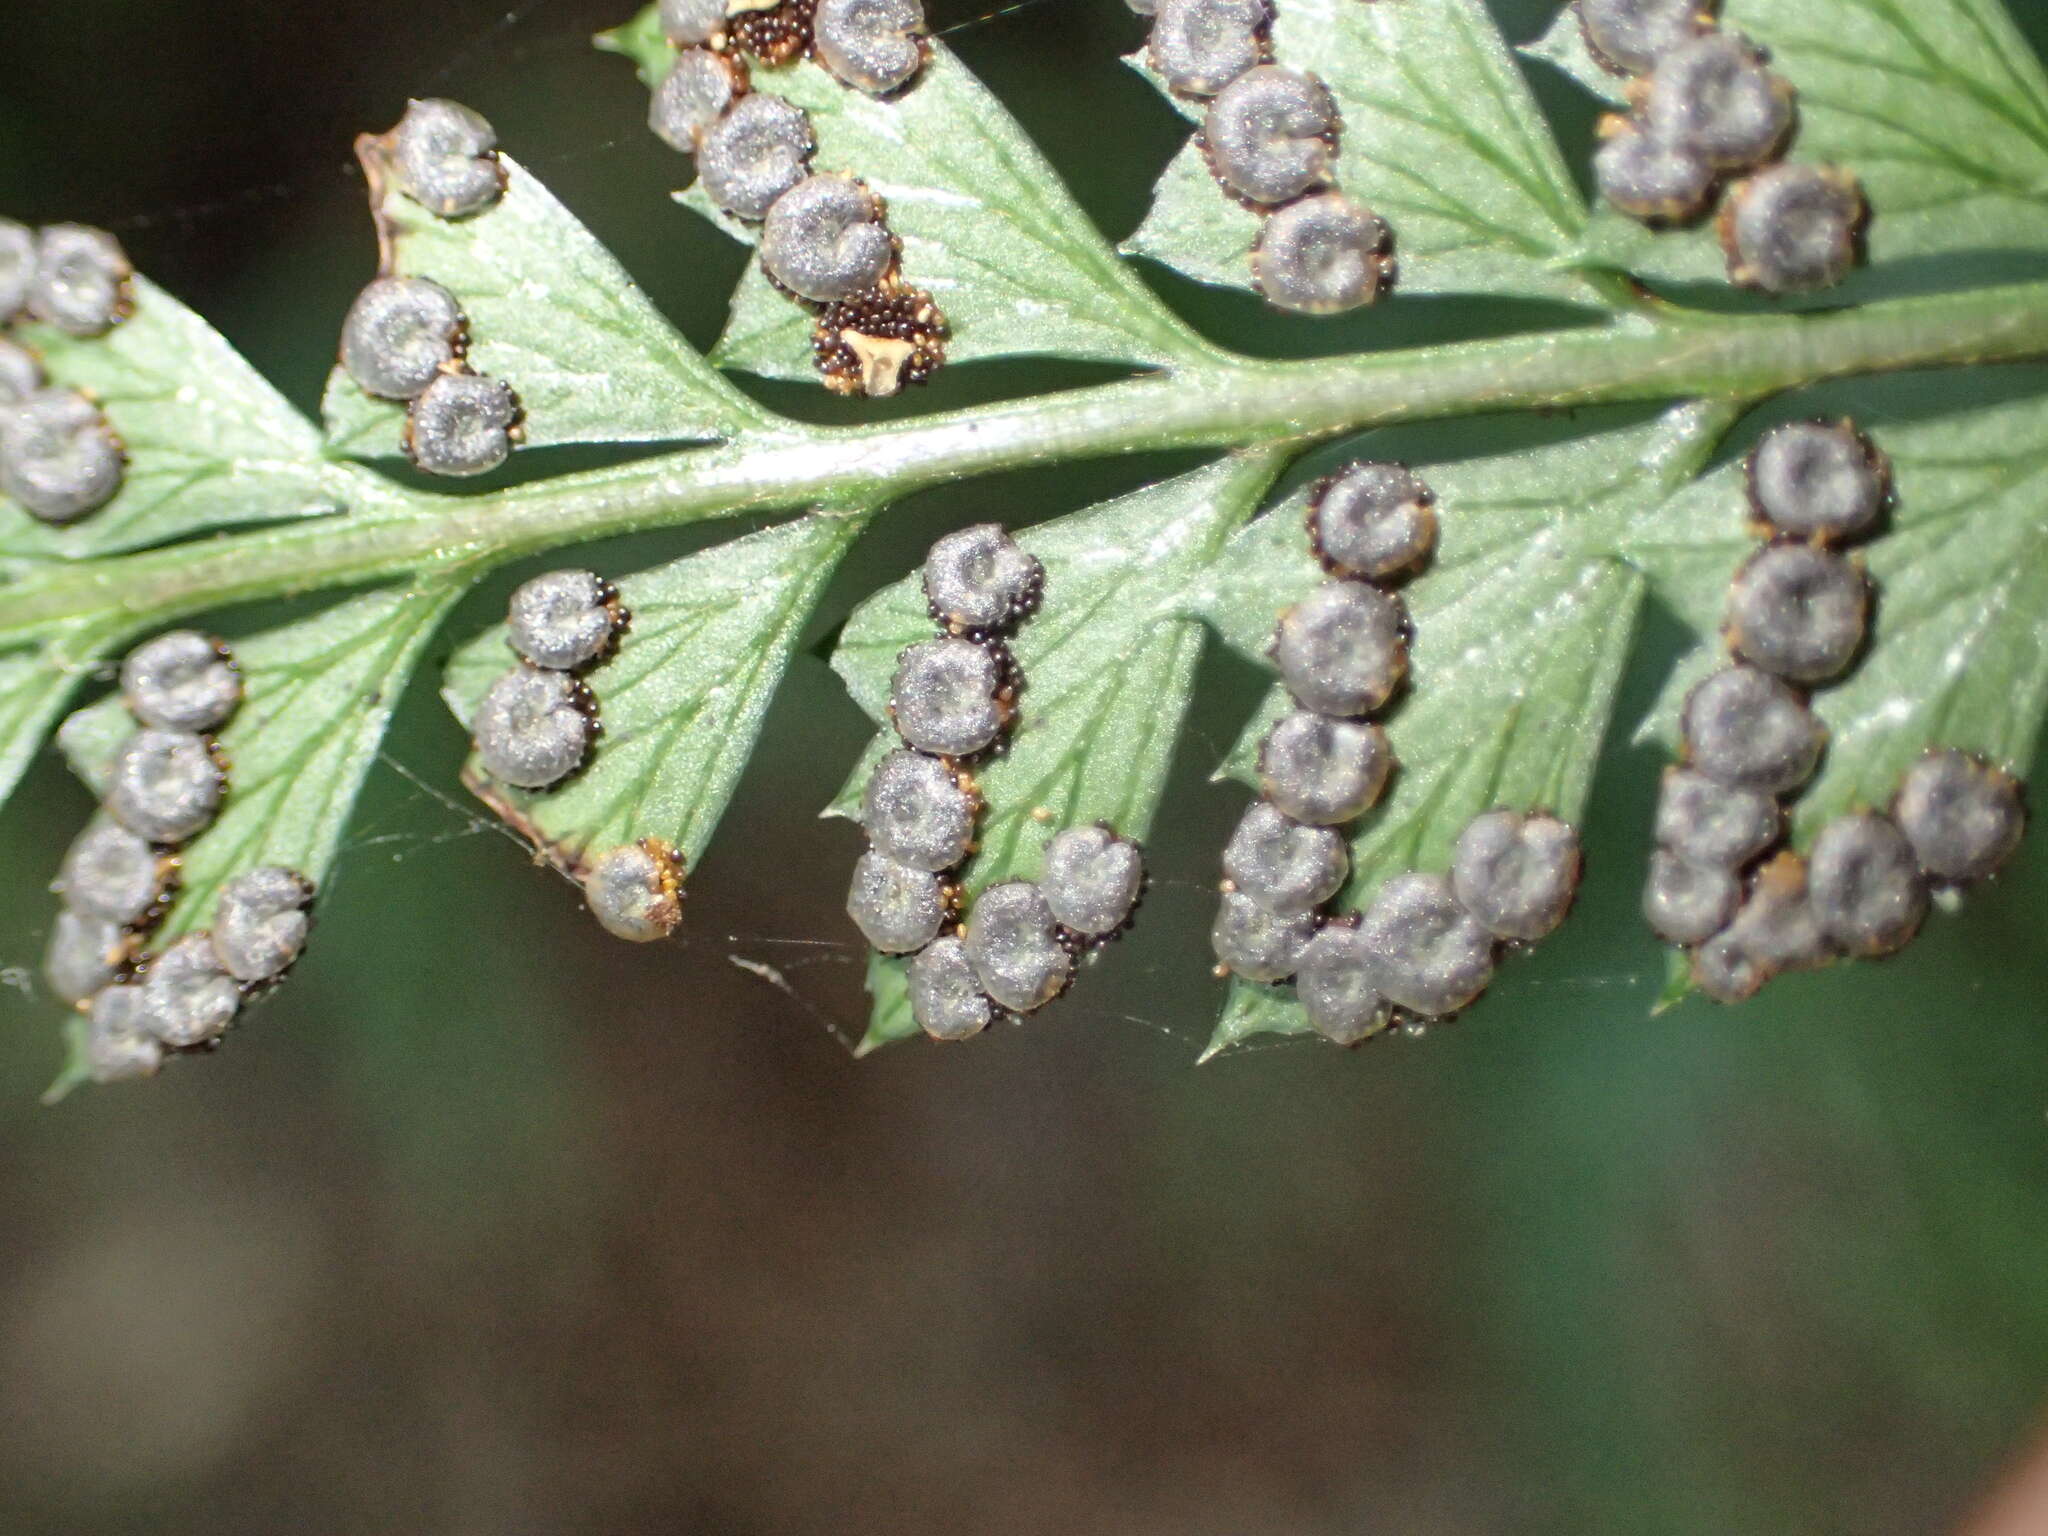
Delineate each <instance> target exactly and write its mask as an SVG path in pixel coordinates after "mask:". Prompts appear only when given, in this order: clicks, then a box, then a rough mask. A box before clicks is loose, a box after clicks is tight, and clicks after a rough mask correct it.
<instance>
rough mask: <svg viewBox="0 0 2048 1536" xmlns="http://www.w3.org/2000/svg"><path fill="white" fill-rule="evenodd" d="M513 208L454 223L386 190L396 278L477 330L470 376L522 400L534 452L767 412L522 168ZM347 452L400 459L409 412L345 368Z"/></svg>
mask: <svg viewBox="0 0 2048 1536" xmlns="http://www.w3.org/2000/svg"><path fill="white" fill-rule="evenodd" d="M501 159H502V160H503V163H504V166H505V170H506V173H507V177H508V183H507V186H506V189H505V196H504V197H503V199H502V200H500V201H499V202H498V203H497V204H496V205H494V206H493V207H491V208H488V209H486V210H485V211H484V212H482V213H480V214H477V215H475V216H474V217H471V218H467V219H441V218H436V217H435V216H434V215H432V214H430V213H428V212H427V211H426V210H425V209H424V208H422V207H420V205H419V204H417V203H415V202H413V201H412V199H411V198H409V197H407V196H406V195H405V194H404V193H403V192H401V191H399V190H398V189H397V188H396V187H395V186H391V185H385V186H383V187H382V189H381V196H379V197H378V198H377V201H376V204H375V207H374V208H373V213H375V214H376V215H377V216H379V217H380V218H381V219H382V220H384V221H385V223H386V227H387V228H388V230H389V231H390V243H391V249H392V256H393V260H392V271H393V273H394V274H396V275H400V276H406V277H427V278H432V279H433V280H434V281H435V282H437V283H439V284H440V285H441V286H442V287H444V288H446V289H447V290H448V291H449V292H451V293H453V294H454V295H455V297H456V298H457V300H459V301H460V303H461V305H462V311H463V313H464V315H465V316H467V317H468V322H469V338H470V340H469V351H468V354H467V355H468V362H469V366H470V367H471V368H472V369H474V370H475V371H476V372H478V373H481V374H485V375H488V376H489V377H491V378H496V379H502V380H504V381H505V382H506V383H507V384H510V385H511V386H512V388H513V389H514V390H515V391H517V393H518V395H519V401H520V405H521V407H522V408H523V410H524V411H525V421H524V423H523V427H522V430H523V432H524V434H525V443H526V446H528V447H544V446H547V445H550V444H560V443H640V442H692V441H703V440H709V439H714V438H722V437H727V436H730V435H731V434H732V433H733V432H734V431H736V430H737V429H738V428H739V427H740V426H742V425H745V424H748V423H751V422H756V421H758V420H759V419H760V414H759V412H758V411H757V409H756V408H755V407H754V406H753V405H752V404H751V403H750V402H749V401H748V400H747V399H746V397H745V396H743V395H741V394H740V393H739V392H738V391H736V390H735V389H733V388H732V386H731V385H729V384H727V383H726V382H725V380H724V379H722V378H721V377H720V376H719V375H718V373H717V371H716V370H714V369H713V368H711V367H710V366H709V365H708V364H706V363H705V361H704V360H703V358H701V357H699V356H698V355H697V353H696V352H695V351H694V350H692V348H691V347H690V344H689V343H688V342H686V341H685V340H683V338H682V337H681V336H679V335H678V334H676V332H675V331H674V330H672V329H671V328H670V326H669V324H668V322H667V321H665V320H663V319H662V318H661V315H660V313H659V312H658V311H657V310H656V309H655V308H654V306H653V305H652V304H651V303H649V302H648V300H647V298H646V296H645V295H644V294H643V293H642V292H641V291H640V288H639V286H638V285H637V284H636V283H634V281H633V280H632V278H630V277H629V276H627V274H626V271H625V269H624V268H623V267H621V266H620V265H619V264H618V262H617V261H616V260H614V259H613V257H612V255H611V253H610V252H609V251H607V250H605V248H604V247H603V246H602V245H600V244H599V243H598V241H597V237H596V236H594V235H593V234H591V233H590V231H589V230H587V229H585V228H584V227H583V226H582V224H580V223H578V222H577V220H576V217H575V215H574V214H572V213H570V212H569V210H568V209H566V208H564V207H563V206H562V205H561V203H559V202H557V201H556V200H555V197H554V194H552V193H551V192H549V191H548V190H547V188H545V187H544V186H542V185H541V184H540V182H539V181H537V180H536V179H535V178H534V176H533V174H532V173H531V172H530V171H528V170H527V169H526V168H525V167H524V166H522V165H520V164H519V163H518V162H517V161H515V160H513V159H512V158H511V157H510V156H509V155H508V156H501ZM321 410H322V414H323V415H324V417H325V418H326V423H327V443H328V446H329V447H330V448H332V449H333V450H334V451H336V452H338V453H344V454H351V455H355V456H359V457H366V458H392V457H395V456H398V455H399V454H401V453H402V452H403V451H404V449H403V429H404V423H405V407H404V406H403V405H402V404H399V403H397V402H394V401H389V400H376V399H372V398H371V397H370V396H368V395H366V394H364V393H363V391H362V390H361V389H360V388H359V387H358V386H357V385H356V383H355V381H354V380H353V379H351V378H350V377H349V376H348V375H347V374H346V373H344V372H342V370H341V369H340V368H338V367H337V368H336V369H335V370H334V371H333V372H332V373H331V374H330V375H329V376H328V380H327V393H326V398H325V400H324V401H323V402H322V406H321Z"/></svg>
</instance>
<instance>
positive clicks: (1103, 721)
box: [827, 454, 1279, 1048]
mask: <svg viewBox="0 0 2048 1536" xmlns="http://www.w3.org/2000/svg"><path fill="white" fill-rule="evenodd" d="M1278 469H1279V462H1278V459H1277V458H1276V457H1275V456H1274V455H1272V454H1247V455H1243V456H1239V457H1236V458H1230V459H1225V460H1222V461H1220V462H1218V463H1216V464H1213V465H1210V466H1208V467H1207V468H1204V469H1199V470H1196V471H1195V472H1194V473H1192V474H1186V475H1182V476H1180V477H1178V478H1177V479H1173V480H1167V481H1164V482H1162V483H1161V484H1159V485H1155V486H1152V487H1149V488H1148V489H1145V490H1142V491H1137V492H1135V493H1133V494H1131V495H1129V496H1124V497H1120V498H1118V499H1117V500H1115V501H1111V502H1105V503H1103V504H1102V505H1100V506H1097V507H1093V508H1090V509H1088V510H1087V511H1084V512H1078V513H1075V514H1073V515H1072V516H1069V517H1063V518H1059V519H1057V520H1056V521H1053V522H1050V523H1045V524H1042V525H1040V526H1039V527H1036V528H1032V529H1028V530H1026V531H1025V532H1023V533H1021V534H1019V535H1018V540H1017V541H1018V542H1019V543H1020V544H1022V545H1023V546H1024V547H1025V548H1026V549H1028V550H1030V551H1031V552H1032V553H1033V554H1035V555H1037V556H1038V558H1039V559H1040V560H1042V561H1043V562H1044V563H1045V570H1046V579H1045V601H1044V605H1043V606H1042V607H1041V608H1040V610H1039V612H1038V613H1037V614H1035V615H1034V616H1032V617H1031V618H1029V619H1027V620H1026V621H1025V622H1024V623H1023V625H1022V626H1020V628H1019V629H1018V632H1017V635H1016V637H1015V639H1014V641H1013V642H1012V645H1011V650H1012V653H1013V654H1014V655H1015V656H1016V658H1017V664H1018V666H1019V667H1021V668H1022V670H1023V673H1024V680H1025V686H1024V691H1023V693H1022V695H1021V696H1020V700H1019V714H1018V718H1017V721H1016V723H1015V725H1014V726H1013V727H1012V730H1011V733H1010V736H1009V739H1008V744H1007V747H1006V749H1005V751H1004V752H1003V753H1002V755H1000V756H998V757H995V758H993V759H991V760H989V761H988V762H986V763H982V764H979V765H977V766H976V768H975V770H974V774H975V779H976V780H977V782H978V783H979V784H980V786H981V792H982V797H983V799H984V800H985V802H986V809H985V810H984V812H983V815H982V821H981V825H980V828H979V841H980V852H978V853H977V854H976V855H975V856H974V858H973V859H972V860H971V861H969V863H968V865H967V867H966V869H965V871H964V876H965V879H964V884H965V886H966V888H967V890H968V892H969V894H970V895H974V894H978V893H979V892H981V891H983V890H986V889H987V888H988V887H989V886H991V885H994V884H996V883H997V882H999V881H1003V880H1011V879H1030V878H1033V877H1035V876H1037V875H1038V873H1039V872H1040V859H1041V856H1042V854H1043V852H1044V848H1045V844H1046V842H1047V841H1048V840H1050V839H1051V837H1052V836H1053V835H1054V834H1055V833H1057V832H1059V831H1060V830H1061V829H1062V828H1064V827H1071V826H1078V825H1083V824H1086V823H1089V822H1095V821H1106V822H1108V823H1110V824H1111V825H1112V826H1114V827H1115V828H1116V829H1117V830H1118V831H1119V832H1121V833H1122V834H1124V835H1125V836H1127V837H1132V838H1136V839H1139V840H1141V841H1142V840H1143V839H1144V838H1145V837H1147V836H1148V835H1149V834H1150V832H1151V829H1152V819H1153V816H1154V814H1155V812H1156V811H1157V810H1158V808H1159V797H1160V796H1161V794H1163V793H1164V791H1165V788H1166V776H1167V772H1168V769H1169V768H1170V767H1171V765H1172V760H1173V753H1174V748H1175V746H1176V745H1177V744H1178V741H1179V737H1180V728H1181V721H1182V719H1183V717H1184V716H1185V714H1186V712H1187V705H1188V699H1189V697H1190V695H1191V693H1192V691H1193V688H1194V676H1195V664H1196V662H1197V661H1198V660H1199V659H1200V657H1201V653H1202V645H1203V639H1204V637H1203V631H1202V626H1201V624H1200V623H1199V622H1198V621H1197V620H1195V619H1194V618H1193V617H1192V616H1191V615H1190V614H1189V612H1188V595H1189V593H1190V592H1192V591H1194V590H1196V589H1198V588H1199V587H1200V586H1201V585H1202V583H1203V582H1204V580H1205V579H1206V577H1207V574H1208V572H1209V570H1210V568H1211V566H1212V565H1213V564H1214V563H1215V562H1216V561H1217V560H1219V559H1220V558H1222V557H1223V553H1224V550H1225V548H1226V546H1227V544H1228V541H1229V537H1230V534H1231V533H1232V531H1233V530H1235V529H1236V528H1237V527H1238V526H1239V525H1241V524H1242V523H1243V522H1244V520H1245V519H1246V518H1247V517H1249V516H1250V515H1251V513H1252V510H1253V509H1254V508H1255V507H1256V506H1257V505H1258V502H1259V498H1260V497H1261V496H1263V495H1264V494H1265V492H1266V489H1267V488H1268V487H1269V486H1270V485H1271V484H1272V482H1273V477H1274V475H1275V474H1277V473H1278ZM932 633H933V628H932V620H931V615H930V614H929V613H927V612H926V610H925V599H924V589H923V586H922V585H921V574H920V573H917V572H913V573H912V574H911V575H909V576H907V577H905V578H904V579H903V580H902V581H900V582H898V583H896V585H894V586H892V587H889V588H887V589H885V590H884V591H882V592H879V593H877V594H876V595H875V596H874V597H872V598H870V599H869V600H868V601H867V602H866V603H864V604H862V605H861V607H860V608H858V609H857V610H855V612H854V615H853V617H852V618H851V619H849V620H848V621H847V624H846V629H845V631H844V633H843V634H842V635H841V638H840V642H839V648H838V650H837V651H836V652H835V653H834V655H833V658H832V665H833V667H834V668H835V669H836V670H837V671H838V673H839V675H840V676H841V678H843V679H844V680H845V682H846V687H847V691H848V692H849V693H851V694H852V695H853V698H854V701H855V702H856V703H858V704H859V705H860V707H861V708H862V709H863V710H865V711H866V712H867V714H868V717H869V718H870V719H872V720H874V721H875V722H876V724H877V725H879V726H881V727H883V730H882V732H881V733H880V734H879V735H877V737H876V738H875V740H874V742H873V743H872V744H871V745H870V746H869V748H868V751H867V752H866V753H865V754H864V755H863V757H862V759H861V762H860V765H859V766H858V767H857V768H856V769H855V770H854V773H853V775H852V777H851V778H850V779H849V780H848V781H847V784H846V787H845V788H844V789H843V790H842V791H841V792H840V794H839V797H838V799H836V800H835V801H834V802H833V804H832V806H831V808H830V810H829V811H828V812H827V814H828V815H835V816H846V817H853V816H856V815H858V813H859V808H860V796H861V792H862V790H863V789H864V788H865V787H866V784H867V779H868V775H869V773H870V772H871V771H872V769H873V767H874V764H875V763H876V762H877V761H879V760H880V758H881V757H882V755H883V754H884V753H885V752H887V751H889V750H891V748H893V747H894V746H895V744H896V738H895V735H894V733H893V732H892V731H890V730H889V729H888V699H889V683H890V679H891V677H892V676H893V675H894V673H895V670H896V657H897V655H898V653H899V652H901V651H902V650H903V648H904V647H905V646H907V645H911V644H914V643H915V642H917V641H919V640H927V639H930V638H931V636H932ZM903 964H904V962H902V961H900V960H886V961H878V962H877V965H876V969H877V970H878V971H883V972H886V971H890V970H895V971H898V972H900V971H901V970H902V968H903ZM878 986H879V984H878V983H875V982H872V981H871V983H870V990H876V991H877V999H878V1005H877V1008H876V1011H875V1014H874V1018H873V1022H872V1024H871V1026H870V1029H869V1032H868V1039H867V1042H866V1046H865V1047H864V1048H872V1047H873V1046H875V1045H878V1044H883V1043H886V1042H887V1041H889V1040H894V1039H902V1038H905V1037H907V1036H908V1035H911V1034H915V1033H916V1032H917V1027H916V1025H915V1023H914V1022H913V1021H912V1020H911V1018H910V1010H909V1006H908V1002H907V1000H906V999H905V998H904V996H903V994H902V991H901V988H900V986H899V985H897V984H896V983H894V982H891V983H890V984H889V986H888V987H887V988H884V989H881V990H877V987H878ZM884 1000H886V1002H887V1006H886V1007H884V1006H882V1002H883V1001H884Z"/></svg>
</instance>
